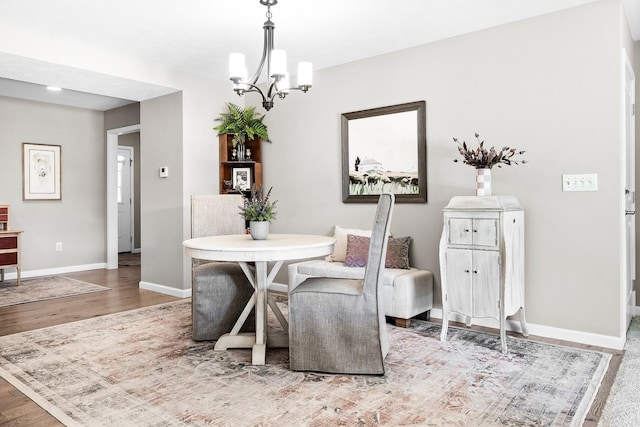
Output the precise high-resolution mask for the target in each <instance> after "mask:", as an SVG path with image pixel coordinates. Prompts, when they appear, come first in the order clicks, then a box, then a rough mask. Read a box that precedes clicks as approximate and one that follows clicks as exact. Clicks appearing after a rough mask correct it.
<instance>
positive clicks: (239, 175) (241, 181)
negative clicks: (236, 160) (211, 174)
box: [233, 168, 251, 191]
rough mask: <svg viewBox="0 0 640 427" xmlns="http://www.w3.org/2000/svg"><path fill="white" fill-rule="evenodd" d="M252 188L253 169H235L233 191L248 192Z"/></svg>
mask: <svg viewBox="0 0 640 427" xmlns="http://www.w3.org/2000/svg"><path fill="white" fill-rule="evenodd" d="M250 188H251V168H233V189H234V190H240V191H244V190H248V189H250Z"/></svg>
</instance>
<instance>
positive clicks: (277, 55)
mask: <svg viewBox="0 0 640 427" xmlns="http://www.w3.org/2000/svg"><path fill="white" fill-rule="evenodd" d="M286 73H287V52H285V51H284V50H282V49H273V51H272V52H271V77H274V78H279V77H282V76H284V75H285V74H286Z"/></svg>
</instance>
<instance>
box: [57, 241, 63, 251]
mask: <svg viewBox="0 0 640 427" xmlns="http://www.w3.org/2000/svg"><path fill="white" fill-rule="evenodd" d="M61 251H62V242H56V252H61Z"/></svg>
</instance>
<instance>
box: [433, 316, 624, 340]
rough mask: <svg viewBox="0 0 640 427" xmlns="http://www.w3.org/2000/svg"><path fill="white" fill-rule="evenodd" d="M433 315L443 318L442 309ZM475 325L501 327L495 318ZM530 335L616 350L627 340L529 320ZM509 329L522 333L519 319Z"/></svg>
mask: <svg viewBox="0 0 640 427" xmlns="http://www.w3.org/2000/svg"><path fill="white" fill-rule="evenodd" d="M431 316H433V317H435V318H438V319H442V310H441V309H439V308H434V309H432V310H431ZM464 319H465V317H464V316H462V315H459V314H457V313H451V315H450V316H449V320H450V321H456V322H461V323H464ZM473 324H474V325H479V326H485V327H488V328H496V329H499V328H500V323H499V322H498V321H497V320H495V319H490V318H482V319H476V318H474V319H473ZM527 326H528V327H529V334H530V335H538V336H541V337H545V338H554V339H558V340H564V341H571V342H576V343H580V344H587V345H593V346H598V347H607V348H613V349H616V350H622V349H623V348H624V342H625V340H624V339H623V338H620V337H613V336H610V335H599V334H592V333H589V332H581V331H573V330H571V329H561V328H554V327H552V326H545V325H537V324H535V323H530V322H527ZM507 331H512V332H517V333H522V328H521V327H520V321H519V320H507Z"/></svg>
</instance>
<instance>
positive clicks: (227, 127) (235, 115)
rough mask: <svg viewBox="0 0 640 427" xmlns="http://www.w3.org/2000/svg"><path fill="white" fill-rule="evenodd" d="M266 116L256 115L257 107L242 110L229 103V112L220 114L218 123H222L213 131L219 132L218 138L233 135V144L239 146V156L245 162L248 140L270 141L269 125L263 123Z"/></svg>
mask: <svg viewBox="0 0 640 427" xmlns="http://www.w3.org/2000/svg"><path fill="white" fill-rule="evenodd" d="M263 120H264V114H259V113H256V108H255V107H247V108H241V107H239V106H237V105H235V104H233V103H231V102H230V103H229V105H228V109H227V112H225V113H220V116H219V117H218V118H217V119H216V121H218V122H221V123H220V124H219V125H218V126H216V127H214V128H213V129H214V130H216V131H218V136H220V135H227V134H233V139H232V140H231V144H232V146H233V148H236V146H237V145H238V144H240V147H239V149H238V152H239V153H238V154H239V158H240V160H244V156H243V155H242V153H243V148H244V144H245V142H247V140H251V139H254V138H256V137H260V138H262V139H263V140H265V141H269V132H268V131H267V125H265V124H264V123H263V122H262V121H263Z"/></svg>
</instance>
